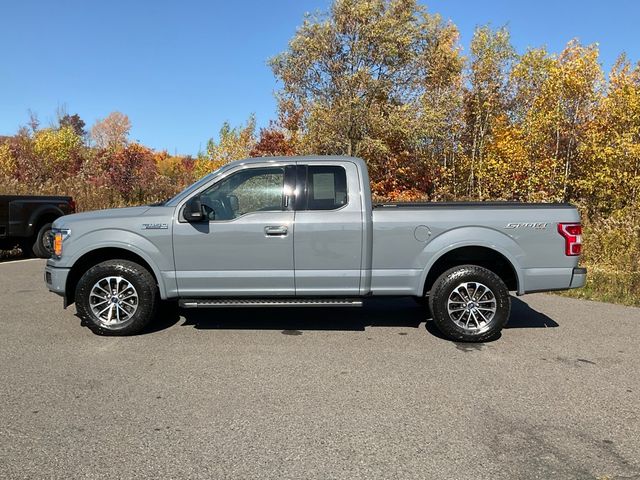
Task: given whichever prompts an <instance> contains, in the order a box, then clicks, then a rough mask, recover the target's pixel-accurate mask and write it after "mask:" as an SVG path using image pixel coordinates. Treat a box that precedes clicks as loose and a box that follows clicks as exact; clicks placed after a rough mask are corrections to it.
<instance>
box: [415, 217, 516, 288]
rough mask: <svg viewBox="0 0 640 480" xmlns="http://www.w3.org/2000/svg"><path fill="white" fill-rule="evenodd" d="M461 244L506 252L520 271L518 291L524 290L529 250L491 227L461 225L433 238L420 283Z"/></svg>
mask: <svg viewBox="0 0 640 480" xmlns="http://www.w3.org/2000/svg"><path fill="white" fill-rule="evenodd" d="M461 247H485V248H489V249H491V250H495V251H496V252H498V253H500V254H501V255H503V256H504V257H505V258H506V259H507V260H508V261H509V263H511V266H512V267H513V270H514V272H515V274H516V278H517V280H518V294H523V293H524V289H523V288H524V281H523V272H522V269H521V268H520V265H521V264H522V260H523V259H524V257H525V252H524V251H523V250H522V248H521V247H520V246H519V245H518V244H517V243H516V242H515V241H514V240H513V239H512V238H510V237H509V236H508V235H505V234H504V233H502V232H500V231H498V230H494V229H492V228H489V227H478V226H474V227H459V228H455V229H453V230H448V231H446V232H445V233H443V234H441V235H439V236H437V237H436V238H434V239H433V240H432V241H430V242H429V243H428V244H427V245H426V246H425V248H424V250H423V251H422V253H421V254H420V257H419V260H420V264H421V265H424V271H423V272H422V276H421V278H420V285H421V287H420V288H422V286H424V284H425V282H426V279H427V275H428V274H429V271H430V270H431V268H432V267H433V265H434V264H435V263H436V262H437V261H438V260H439V259H440V258H441V257H442V256H443V255H445V254H447V253H448V252H451V251H452V250H455V249H457V248H461Z"/></svg>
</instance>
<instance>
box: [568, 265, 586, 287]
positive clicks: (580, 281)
mask: <svg viewBox="0 0 640 480" xmlns="http://www.w3.org/2000/svg"><path fill="white" fill-rule="evenodd" d="M585 283H587V269H586V268H582V267H576V268H574V269H573V275H572V276H571V285H569V288H580V287H584V284H585Z"/></svg>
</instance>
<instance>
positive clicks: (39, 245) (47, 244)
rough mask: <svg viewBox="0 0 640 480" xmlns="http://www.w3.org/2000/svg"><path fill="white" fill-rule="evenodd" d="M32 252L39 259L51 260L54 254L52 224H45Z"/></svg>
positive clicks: (36, 237)
mask: <svg viewBox="0 0 640 480" xmlns="http://www.w3.org/2000/svg"><path fill="white" fill-rule="evenodd" d="M31 251H32V252H33V254H34V255H35V256H36V257H38V258H50V257H51V255H52V254H53V245H52V243H51V223H45V224H44V225H42V226H41V227H40V229H39V230H38V233H36V236H35V241H34V243H33V246H32V247H31Z"/></svg>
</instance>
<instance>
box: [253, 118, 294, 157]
mask: <svg viewBox="0 0 640 480" xmlns="http://www.w3.org/2000/svg"><path fill="white" fill-rule="evenodd" d="M296 153H297V151H296V145H295V141H294V140H293V139H292V138H291V134H289V133H288V132H287V131H285V130H284V129H282V128H279V127H278V126H277V125H275V124H274V123H271V125H269V127H267V128H261V129H260V135H259V137H258V140H257V141H256V143H255V145H254V146H253V148H252V149H251V152H249V155H250V156H251V157H272V156H291V155H295V154H296Z"/></svg>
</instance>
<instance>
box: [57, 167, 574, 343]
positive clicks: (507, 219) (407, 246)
mask: <svg viewBox="0 0 640 480" xmlns="http://www.w3.org/2000/svg"><path fill="white" fill-rule="evenodd" d="M53 232H54V255H53V257H52V258H51V259H50V260H48V261H47V266H46V268H45V281H46V284H47V286H48V288H49V290H51V291H53V292H56V293H58V294H60V295H62V296H63V297H64V306H65V307H66V306H67V305H68V304H70V303H72V302H74V301H75V303H76V309H77V312H78V314H79V316H80V317H81V318H83V319H84V320H85V321H86V324H87V325H88V326H89V327H90V328H91V329H92V330H93V331H94V332H96V333H98V334H111V335H129V334H134V333H137V332H139V331H141V330H142V329H143V328H144V327H145V326H146V325H147V324H148V323H149V322H151V321H153V318H154V313H155V311H156V308H157V306H158V304H159V302H160V301H161V300H170V299H176V300H178V301H179V305H180V306H181V307H183V308H211V307H236V306H237V307H253V306H272V307H284V306H301V307H304V306H327V307H329V306H339V307H346V306H360V305H362V303H363V300H364V299H366V297H369V296H389V297H391V296H412V297H415V298H416V299H418V300H419V301H421V302H424V303H428V306H429V311H430V312H431V316H432V317H433V320H434V321H435V323H436V325H437V327H438V328H439V329H440V330H441V331H442V333H443V334H444V335H446V336H447V337H448V338H451V339H455V340H461V341H485V340H487V339H490V338H492V337H495V336H497V335H498V333H499V332H500V330H501V329H502V327H503V326H504V325H505V324H506V322H507V320H508V319H509V314H510V296H509V292H510V291H513V292H516V293H517V294H518V295H522V294H525V293H528V292H540V291H545V290H564V289H569V288H576V287H581V286H583V285H584V283H585V279H586V270H585V269H584V268H579V267H578V258H579V255H580V251H581V245H582V235H581V234H582V227H581V224H580V217H579V214H578V211H577V210H576V209H575V208H574V207H573V206H571V205H569V204H523V203H509V202H477V203H411V204H379V205H374V204H372V200H371V191H370V189H369V177H368V173H367V168H366V165H365V163H364V162H363V161H362V160H361V159H358V158H351V157H339V156H325V157H322V156H311V157H282V158H279V157H278V158H273V157H271V158H255V159H247V160H242V161H237V162H233V163H230V164H228V165H225V166H223V167H222V168H220V169H219V170H217V171H215V172H213V173H211V174H209V175H207V176H206V177H204V178H202V179H201V180H199V181H198V182H196V183H194V184H193V185H191V186H190V187H188V188H187V189H186V190H184V191H183V192H181V193H179V194H178V195H176V196H175V197H173V198H172V199H170V200H168V201H166V202H164V203H161V204H157V205H152V206H142V207H131V208H121V209H114V210H103V211H96V212H87V213H80V214H75V215H68V216H64V217H61V218H59V219H58V220H56V221H55V223H54V225H53ZM425 320H426V318H425Z"/></svg>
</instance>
